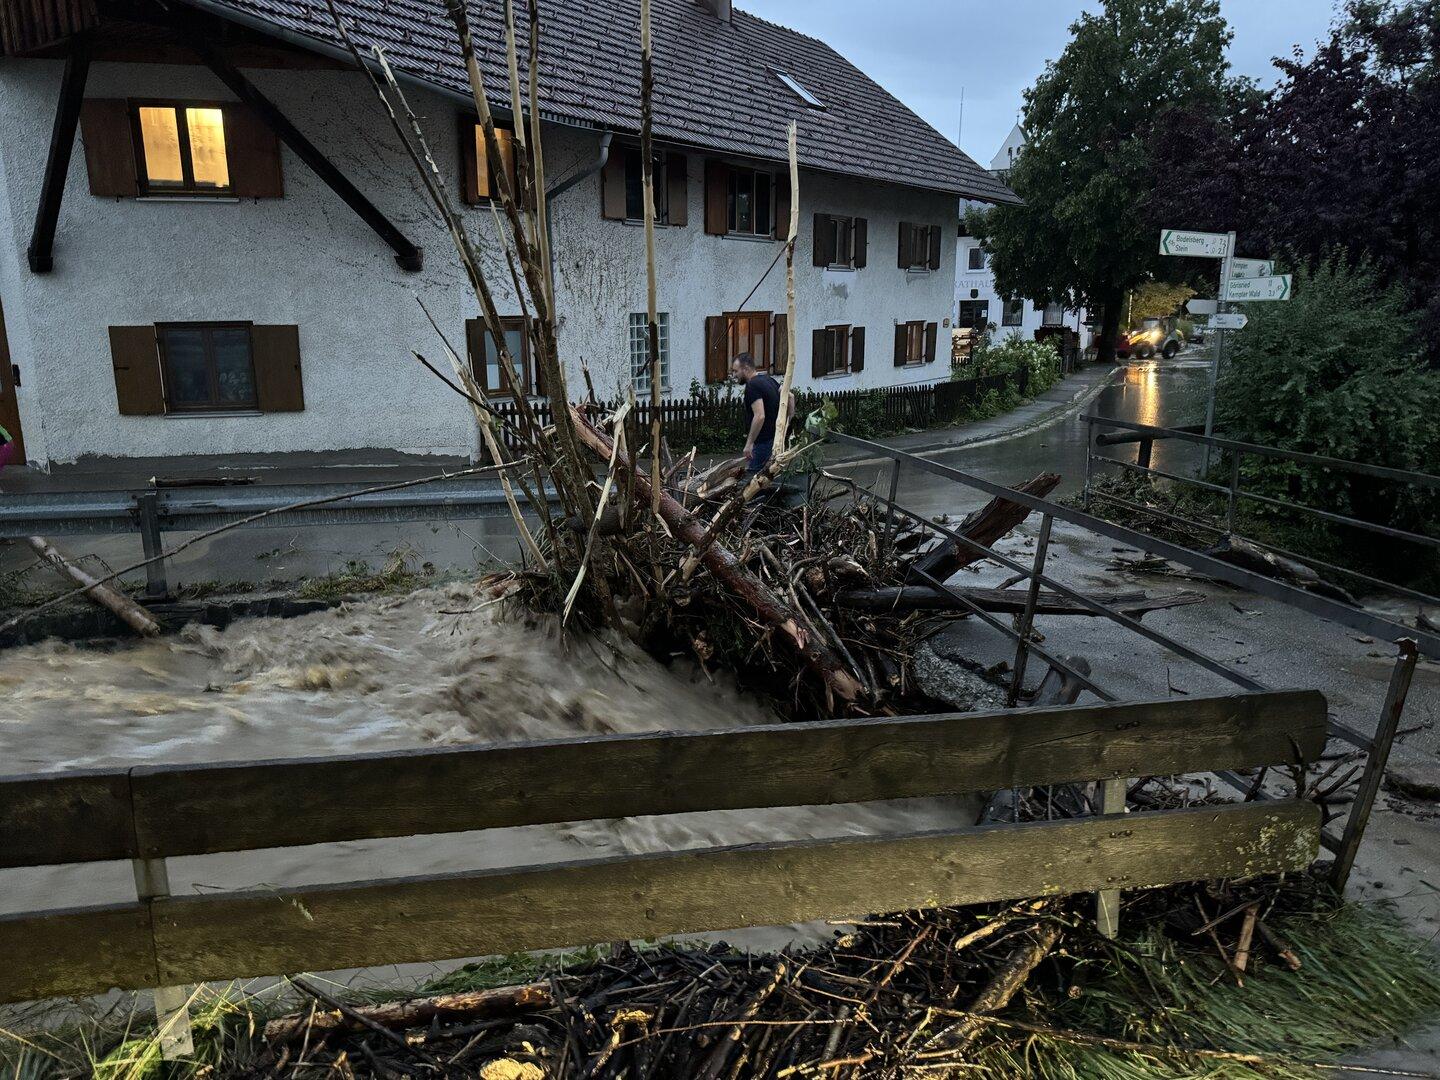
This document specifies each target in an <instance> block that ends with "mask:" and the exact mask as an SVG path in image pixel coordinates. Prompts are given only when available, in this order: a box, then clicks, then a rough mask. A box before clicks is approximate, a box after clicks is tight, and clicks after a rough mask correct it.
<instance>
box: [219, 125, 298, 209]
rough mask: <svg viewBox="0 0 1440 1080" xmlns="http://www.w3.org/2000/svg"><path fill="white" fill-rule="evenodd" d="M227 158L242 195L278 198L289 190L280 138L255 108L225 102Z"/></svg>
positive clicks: (254, 197)
mask: <svg viewBox="0 0 1440 1080" xmlns="http://www.w3.org/2000/svg"><path fill="white" fill-rule="evenodd" d="M225 160H226V162H227V163H228V165H229V167H230V183H231V185H232V186H233V187H234V189H235V194H236V195H237V196H239V197H240V198H242V199H278V198H281V197H282V196H283V195H284V194H285V178H284V175H283V174H282V173H281V170H280V140H279V139H278V138H276V136H275V133H274V132H273V131H271V130H270V129H269V128H268V127H266V126H265V122H264V121H263V120H261V119H260V116H259V114H258V113H256V112H255V110H254V109H251V108H248V107H247V106H244V105H226V106H225Z"/></svg>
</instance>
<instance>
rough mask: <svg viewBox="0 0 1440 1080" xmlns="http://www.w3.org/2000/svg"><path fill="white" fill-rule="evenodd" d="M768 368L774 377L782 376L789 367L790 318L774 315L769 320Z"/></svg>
mask: <svg viewBox="0 0 1440 1080" xmlns="http://www.w3.org/2000/svg"><path fill="white" fill-rule="evenodd" d="M770 337H771V341H770V356H771V358H772V359H771V361H770V368H771V373H772V374H775V375H784V374H785V369H786V368H787V367H789V366H790V316H788V315H783V314H782V315H776V316H774V317H773V318H772V319H771V320H770Z"/></svg>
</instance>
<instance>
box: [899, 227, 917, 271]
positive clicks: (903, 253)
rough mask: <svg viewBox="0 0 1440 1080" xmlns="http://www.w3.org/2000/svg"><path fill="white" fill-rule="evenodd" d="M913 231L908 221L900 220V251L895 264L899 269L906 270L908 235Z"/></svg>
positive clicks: (908, 258)
mask: <svg viewBox="0 0 1440 1080" xmlns="http://www.w3.org/2000/svg"><path fill="white" fill-rule="evenodd" d="M913 232H914V226H912V225H911V224H910V223H909V222H908V221H902V222H900V251H899V254H898V255H897V256H896V259H895V264H896V265H897V266H899V267H900V269H901V270H908V269H909V268H910V266H911V263H910V236H911V234H912V233H913Z"/></svg>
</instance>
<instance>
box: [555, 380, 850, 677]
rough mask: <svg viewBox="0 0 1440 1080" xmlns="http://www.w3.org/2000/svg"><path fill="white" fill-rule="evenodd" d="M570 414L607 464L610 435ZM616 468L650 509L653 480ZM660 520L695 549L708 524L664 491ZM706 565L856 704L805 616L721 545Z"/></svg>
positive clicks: (621, 461)
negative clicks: (629, 479)
mask: <svg viewBox="0 0 1440 1080" xmlns="http://www.w3.org/2000/svg"><path fill="white" fill-rule="evenodd" d="M570 411H571V413H572V415H573V416H574V417H575V430H576V434H577V436H578V437H579V439H580V441H581V442H582V443H583V444H584V445H585V446H586V447H588V448H589V449H590V450H591V451H592V452H593V453H595V454H597V455H599V456H600V457H601V458H602V459H603V460H605V461H607V462H608V461H609V460H610V455H611V451H612V445H611V440H610V437H609V436H608V435H605V434H604V433H602V432H600V431H598V430H597V429H596V428H595V427H594V426H593V425H592V424H591V423H590V422H589V421H588V420H587V419H586V418H585V416H584V414H583V413H582V412H580V410H579V409H577V408H576V407H575V406H573V405H572V406H571V407H570ZM615 466H616V468H617V469H620V470H622V471H625V472H628V473H630V474H631V475H632V477H633V478H634V497H635V501H636V503H637V505H642V504H643V506H645V507H646V508H648V507H649V504H650V499H651V489H650V479H649V477H647V476H646V475H645V474H644V473H642V472H640V471H639V470H638V469H636V468H635V467H634V465H633V464H632V462H631V460H630V456H629V455H628V454H626V453H624V452H623V451H621V452H618V453H617V454H616V455H615ZM660 516H661V518H663V519H664V521H665V524H666V525H667V526H669V528H670V532H671V535H673V536H674V537H675V538H676V539H677V540H680V541H683V542H684V543H686V544H689V545H691V546H692V547H693V546H695V545H697V544H699V543H700V542H701V541H702V539H703V537H704V535H705V525H704V523H703V522H702V521H700V519H699V518H697V517H696V516H695V515H694V514H692V513H690V511H688V510H686V509H685V508H684V507H683V506H681V505H680V504H679V503H678V502H676V501H675V500H674V499H673V498H671V497H670V495H669V494H667V493H666V492H664V491H662V492H661V493H660ZM702 562H703V563H704V565H705V568H706V569H707V570H709V571H710V572H711V573H712V574H714V575H715V577H716V579H717V580H718V581H719V582H720V583H721V584H722V585H724V586H725V587H726V588H727V589H729V590H730V591H731V592H732V593H734V594H735V595H736V596H737V597H739V598H740V599H742V600H743V601H745V603H746V604H748V605H749V606H750V608H751V609H752V610H753V611H754V612H755V614H756V615H758V616H759V617H760V619H761V620H762V621H763V622H765V623H767V624H768V625H769V626H771V627H772V628H774V629H775V631H776V632H778V633H779V635H780V636H781V637H782V638H783V639H784V640H786V641H788V642H789V643H790V645H791V647H792V648H794V650H795V652H796V653H797V654H799V656H800V658H801V660H802V661H804V663H805V665H806V666H807V667H808V668H810V670H811V671H813V672H814V673H815V674H816V675H817V676H818V677H819V678H820V680H821V681H822V682H823V683H824V685H825V688H826V690H827V691H828V692H829V693H831V694H833V695H834V696H835V697H838V698H839V699H840V700H841V701H854V700H855V699H856V698H857V697H859V696H860V690H861V686H860V682H859V680H858V679H857V678H856V677H855V676H854V675H852V674H851V673H850V672H849V671H847V670H846V669H845V665H844V663H843V662H842V661H841V659H840V658H839V657H838V656H837V655H836V654H835V653H834V652H832V651H831V649H830V647H829V646H828V645H827V644H826V643H825V642H824V641H823V640H820V639H819V635H818V634H807V633H806V632H805V631H804V630H803V629H802V627H803V625H804V621H805V620H804V618H803V617H802V616H801V615H800V614H799V613H798V612H795V611H792V610H791V609H790V608H788V607H787V606H786V605H785V604H783V603H782V602H781V601H780V599H779V598H778V597H776V596H775V594H774V593H773V592H771V591H770V589H769V588H768V587H766V585H765V584H764V583H763V582H762V581H761V580H760V579H759V578H757V577H756V576H755V575H754V574H752V573H750V571H748V570H746V569H745V567H743V566H742V565H741V564H740V561H739V560H738V559H736V558H735V556H734V555H733V554H731V553H730V551H729V550H728V549H727V548H725V547H723V546H722V545H721V544H719V543H712V544H710V545H709V547H708V548H707V549H706V551H705V554H704V556H703V558H702Z"/></svg>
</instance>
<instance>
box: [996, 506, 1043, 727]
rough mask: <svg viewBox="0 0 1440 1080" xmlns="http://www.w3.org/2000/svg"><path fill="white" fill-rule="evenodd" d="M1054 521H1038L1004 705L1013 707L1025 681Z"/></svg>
mask: <svg viewBox="0 0 1440 1080" xmlns="http://www.w3.org/2000/svg"><path fill="white" fill-rule="evenodd" d="M1053 522H1054V519H1053V518H1052V517H1051V515H1049V514H1046V515H1044V516H1043V517H1042V518H1041V519H1040V539H1039V540H1038V541H1036V543H1035V565H1034V567H1033V569H1032V570H1031V571H1030V588H1029V590H1028V591H1027V593H1026V594H1025V611H1024V613H1023V614H1022V615H1021V616H1020V636H1019V638H1018V640H1017V641H1016V642H1015V673H1014V676H1013V677H1012V678H1011V679H1010V693H1009V694H1008V695H1007V700H1006V704H1008V705H1010V706H1012V707H1013V706H1014V704H1015V702H1016V701H1018V700H1019V698H1020V690H1021V689H1022V686H1023V683H1024V681H1025V661H1026V660H1027V659H1028V658H1029V655H1030V646H1029V641H1030V631H1031V628H1032V627H1033V626H1034V624H1035V605H1036V603H1037V602H1038V601H1039V599H1040V575H1041V574H1043V573H1045V556H1046V553H1047V552H1049V550H1050V527H1051V525H1052V524H1053Z"/></svg>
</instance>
